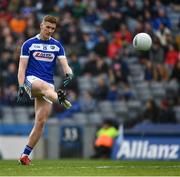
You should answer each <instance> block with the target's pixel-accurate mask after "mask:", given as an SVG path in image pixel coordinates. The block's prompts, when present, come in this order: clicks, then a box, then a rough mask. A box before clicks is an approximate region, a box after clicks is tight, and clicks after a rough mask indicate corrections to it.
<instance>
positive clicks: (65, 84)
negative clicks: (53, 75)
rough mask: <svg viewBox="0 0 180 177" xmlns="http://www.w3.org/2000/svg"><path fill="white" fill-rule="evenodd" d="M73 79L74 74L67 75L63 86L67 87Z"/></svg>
mask: <svg viewBox="0 0 180 177" xmlns="http://www.w3.org/2000/svg"><path fill="white" fill-rule="evenodd" d="M72 79H73V74H66V76H65V78H64V79H63V86H64V87H66V86H67V85H68V84H69V83H70V82H71V80H72Z"/></svg>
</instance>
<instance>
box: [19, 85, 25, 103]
mask: <svg viewBox="0 0 180 177" xmlns="http://www.w3.org/2000/svg"><path fill="white" fill-rule="evenodd" d="M24 93H25V88H24V86H19V90H18V95H17V103H19V102H21V101H22V100H23V96H24Z"/></svg>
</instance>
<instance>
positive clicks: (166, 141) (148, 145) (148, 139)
mask: <svg viewBox="0 0 180 177" xmlns="http://www.w3.org/2000/svg"><path fill="white" fill-rule="evenodd" d="M112 159H114V160H118V159H120V160H180V136H158V135H157V136H154V135H151V136H150V135H146V136H140V135H139V136H138V135H136V136H134V135H128V136H126V135H125V136H124V137H123V138H122V137H121V136H119V137H118V138H117V139H116V140H115V143H114V146H113V151H112Z"/></svg>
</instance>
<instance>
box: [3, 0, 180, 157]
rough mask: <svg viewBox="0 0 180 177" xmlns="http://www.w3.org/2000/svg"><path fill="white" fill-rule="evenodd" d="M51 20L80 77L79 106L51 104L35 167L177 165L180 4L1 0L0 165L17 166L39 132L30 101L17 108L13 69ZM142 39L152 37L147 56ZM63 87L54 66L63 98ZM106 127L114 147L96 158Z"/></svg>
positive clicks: (75, 100) (71, 92)
mask: <svg viewBox="0 0 180 177" xmlns="http://www.w3.org/2000/svg"><path fill="white" fill-rule="evenodd" d="M47 14H50V15H54V16H56V17H57V18H58V22H59V24H58V27H57V30H56V32H55V34H54V37H55V38H56V39H57V40H59V41H60V42H61V43H62V44H63V46H64V48H65V51H66V56H67V58H68V61H69V64H70V66H71V67H72V69H73V72H74V74H75V79H74V80H73V82H72V83H71V85H69V86H68V88H67V90H68V98H69V100H70V101H71V102H72V104H73V106H72V108H71V109H69V110H64V109H63V107H62V106H61V105H58V104H54V105H53V110H52V113H51V116H50V118H49V120H48V122H47V125H46V128H45V131H44V135H43V137H42V138H41V140H40V142H39V144H38V145H37V147H36V148H35V150H34V152H33V154H32V158H37V159H44V158H51V159H53V158H55V159H57V158H62V157H63V158H112V159H163V160H167V159H176V160H177V159H178V160H180V51H179V50H180V3H179V1H178V0H171V1H168V0H163V1H162V0H154V1H150V0H144V1H143V0H111V1H109V0H91V1H88V0H36V1H35V0H1V1H0V29H1V30H0V31H1V32H0V41H1V42H0V158H2V159H13V158H15V159H17V158H18V157H19V155H20V153H21V152H22V150H23V148H24V145H25V144H26V141H27V136H28V134H29V133H30V130H31V128H32V125H33V121H34V108H33V104H34V103H33V100H30V99H29V98H28V96H27V95H26V99H25V101H24V102H22V103H21V104H17V103H16V97H17V91H18V82H17V68H18V62H19V55H20V48H21V45H22V43H23V42H24V41H25V40H26V39H28V38H30V37H33V36H35V35H36V34H38V33H39V24H40V22H41V20H42V18H43V16H44V15H47ZM139 32H146V33H148V34H150V36H151V37H152V41H153V45H152V48H151V50H150V51H148V52H138V51H135V50H134V49H133V47H132V39H133V37H134V36H135V34H137V33H139ZM57 66H58V65H57ZM62 79H63V77H62V72H61V68H59V67H57V68H56V71H55V78H54V80H55V86H56V88H57V89H58V88H59V87H60V85H61V82H62ZM107 123H108V126H107ZM104 124H106V125H105V126H104ZM107 127H111V128H112V127H113V128H114V129H113V132H114V133H113V134H111V133H107V134H108V135H110V138H112V139H113V144H110V145H108V146H107V149H108V148H109V149H110V151H106V150H104V149H101V148H100V150H99V144H98V143H97V139H98V138H99V137H100V136H101V134H103V133H102V132H103V131H101V132H100V133H98V131H100V130H104V131H107V129H108V128H107ZM110 132H112V129H111V131H110ZM100 144H101V143H100ZM97 146H98V147H97ZM101 146H103V147H104V146H106V144H104V145H103V144H101ZM98 154H101V155H102V154H103V155H102V156H101V155H98Z"/></svg>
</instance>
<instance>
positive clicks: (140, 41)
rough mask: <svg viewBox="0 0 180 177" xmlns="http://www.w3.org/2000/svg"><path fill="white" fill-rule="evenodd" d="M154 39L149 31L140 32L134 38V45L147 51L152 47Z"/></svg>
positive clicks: (137, 48)
mask: <svg viewBox="0 0 180 177" xmlns="http://www.w3.org/2000/svg"><path fill="white" fill-rule="evenodd" d="M151 45H152V39H151V36H150V35H149V34H147V33H138V34H136V36H135V37H134V39H133V46H134V48H135V49H136V50H142V51H146V50H149V49H150V48H151Z"/></svg>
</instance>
